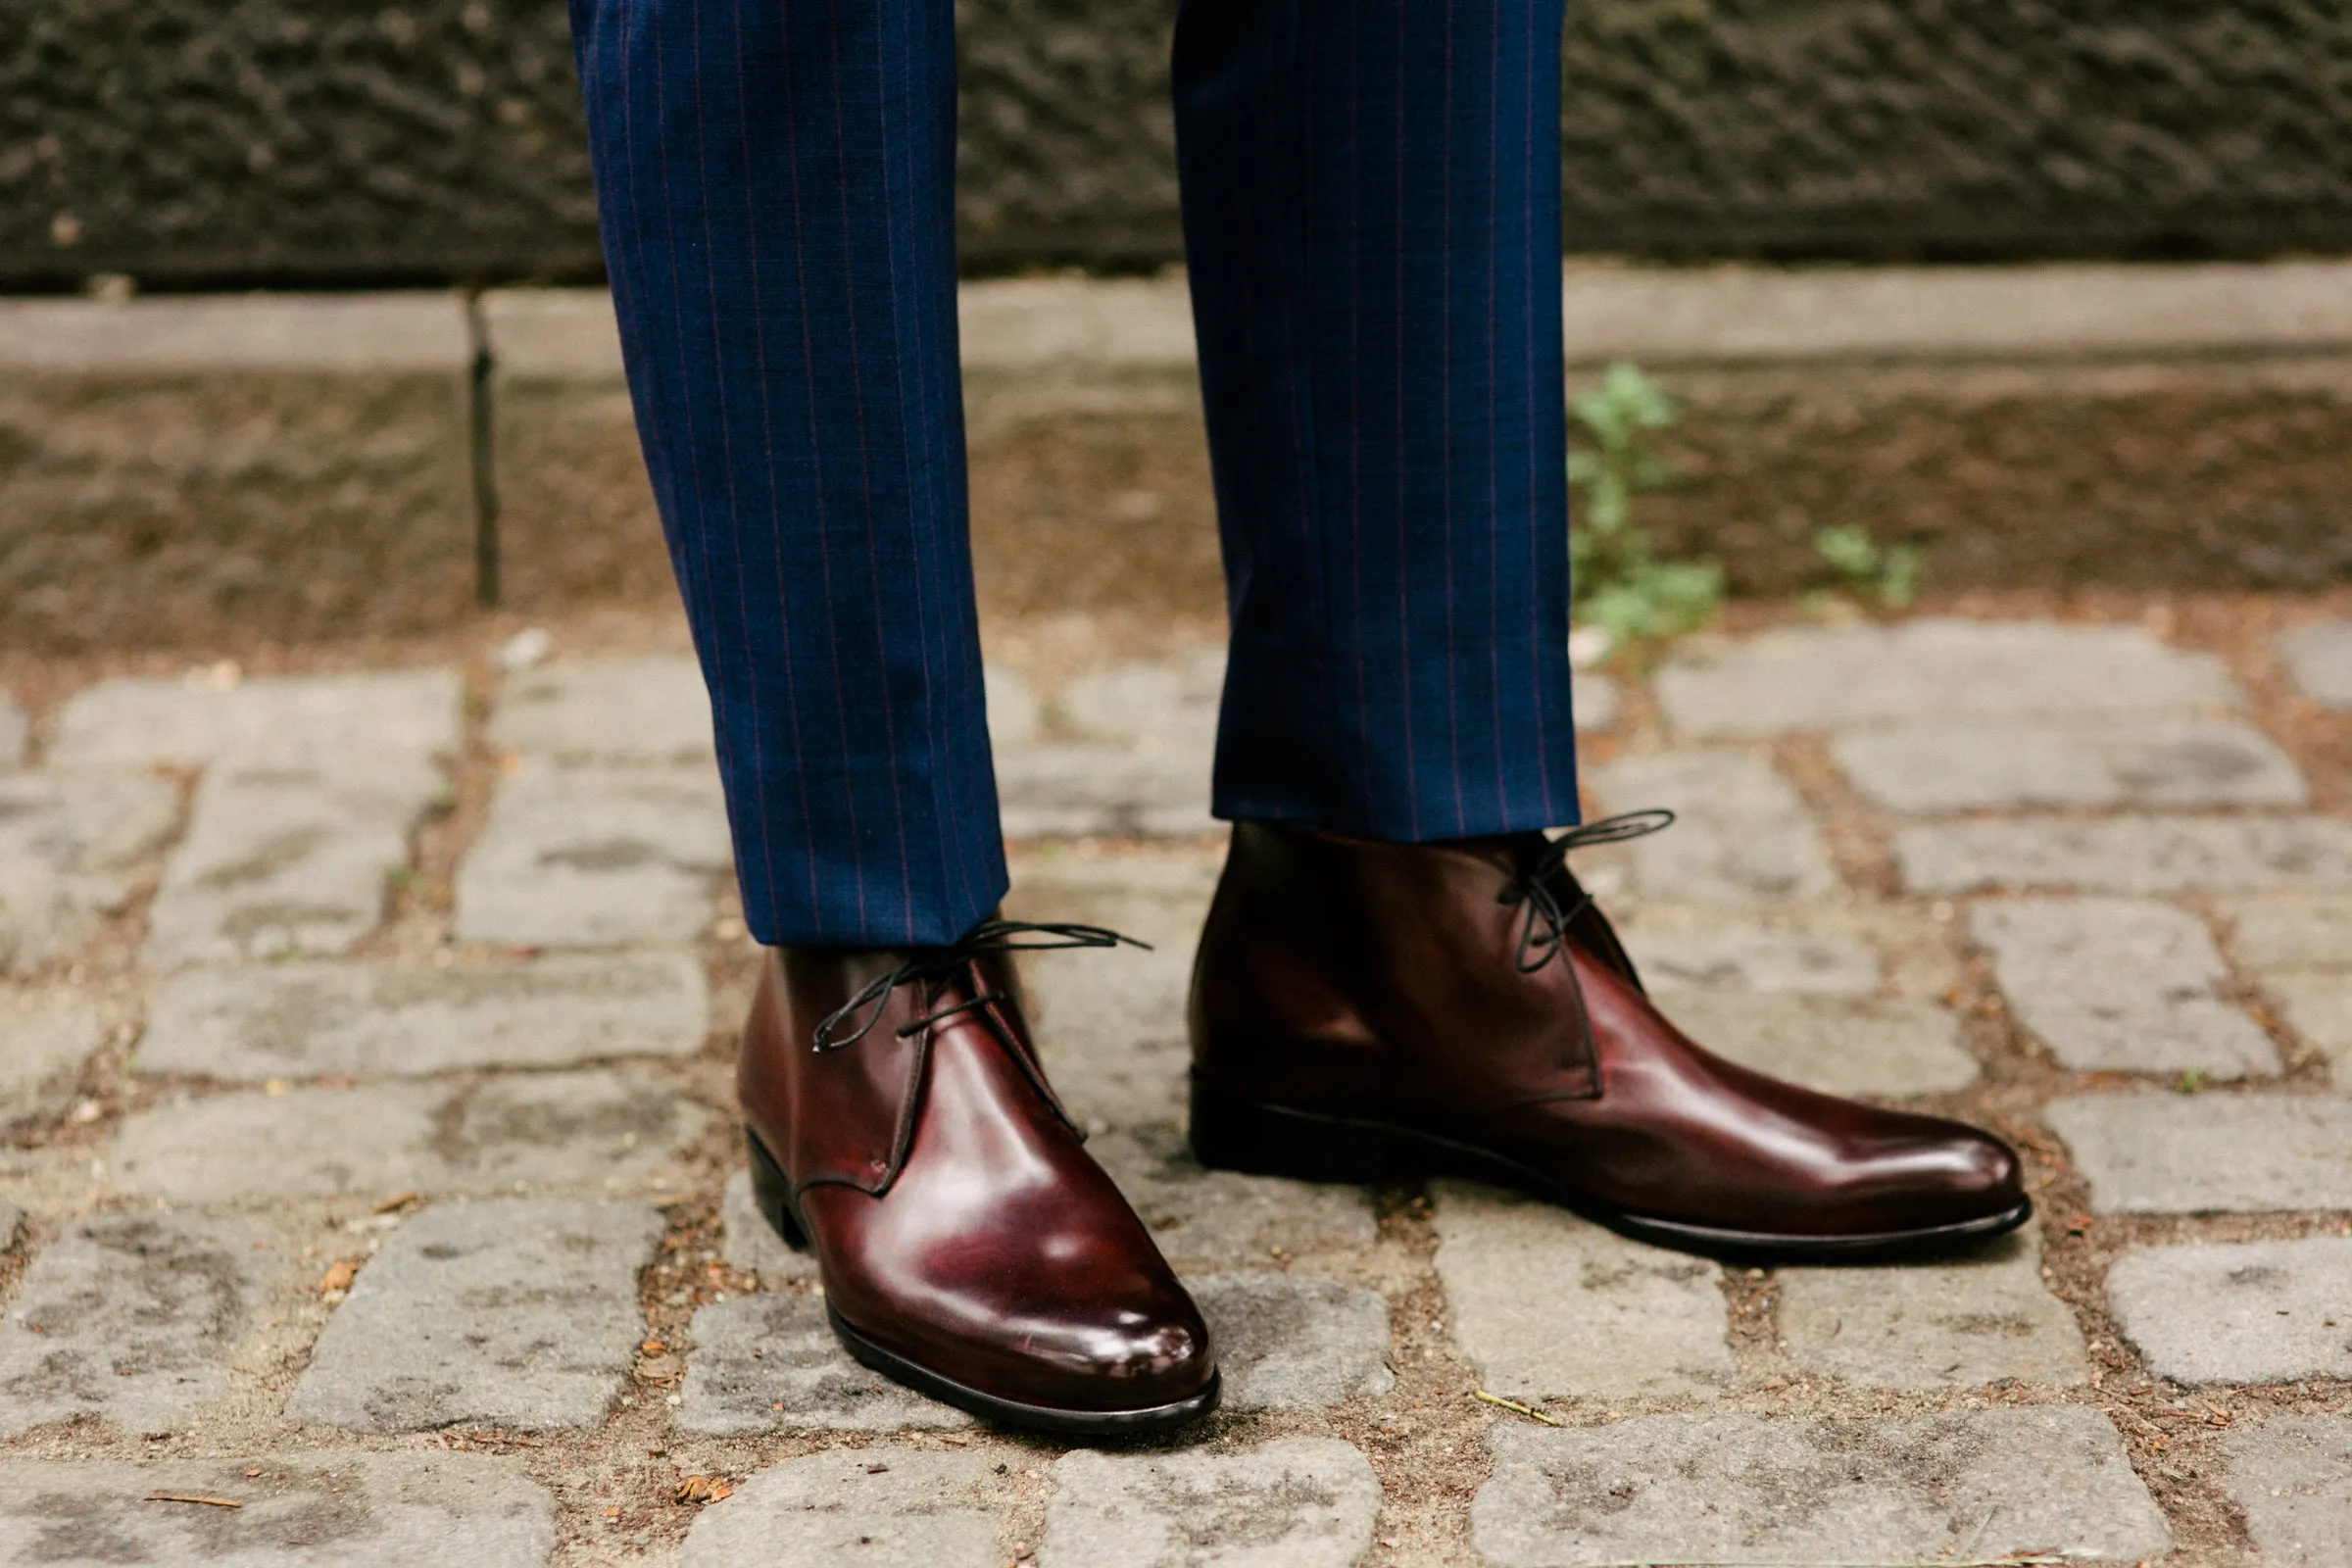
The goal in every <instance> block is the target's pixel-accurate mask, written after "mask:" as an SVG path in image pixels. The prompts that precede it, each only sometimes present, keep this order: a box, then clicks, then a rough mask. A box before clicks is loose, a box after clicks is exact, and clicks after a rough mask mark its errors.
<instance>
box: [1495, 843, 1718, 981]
mask: <svg viewBox="0 0 2352 1568" xmlns="http://www.w3.org/2000/svg"><path fill="white" fill-rule="evenodd" d="M1673 825H1674V813H1673V812H1672V811H1669V810H1666V809H1663V808H1658V809H1651V810H1647V811H1627V812H1625V813H1623V814H1622V815H1619V816H1606V817H1602V818H1601V819H1600V820H1599V821H1597V822H1588V823H1585V824H1584V825H1583V826H1581V827H1572V828H1570V829H1569V830H1568V831H1567V832H1565V833H1562V834H1561V835H1560V836H1559V837H1558V838H1556V839H1553V840H1552V841H1551V842H1550V843H1549V844H1547V845H1545V846H1544V850H1543V851H1542V853H1540V854H1539V855H1537V856H1536V857H1535V858H1533V859H1532V860H1530V861H1528V863H1527V864H1526V865H1524V866H1521V867H1520V868H1519V871H1518V874H1517V875H1515V876H1513V877H1512V878H1511V880H1510V881H1509V882H1508V883H1506V884H1505V885H1504V886H1503V890H1502V891H1501V892H1500V893H1498V894H1496V895H1495V903H1497V904H1501V905H1507V906H1511V907H1518V906H1522V905H1524V906H1525V907H1526V910H1527V912H1526V914H1525V915H1523V916H1522V917H1521V919H1520V922H1519V943H1518V948H1517V951H1516V952H1515V953H1514V954H1513V955H1512V961H1513V962H1515V963H1516V964H1517V965H1518V967H1519V972H1520V973H1521V974H1534V973H1535V972H1536V971H1537V970H1538V969H1541V968H1543V967H1544V965H1545V964H1547V963H1549V962H1550V961H1551V960H1552V958H1553V957H1554V956H1556V955H1557V954H1558V953H1559V952H1560V950H1561V949H1562V948H1564V947H1566V946H1567V945H1568V928H1569V927H1570V926H1571V925H1573V924H1574V923H1575V922H1576V917H1577V916H1578V915H1580V914H1582V913H1584V912H1585V910H1586V909H1588V908H1590V907H1592V904H1593V895H1592V894H1590V893H1588V892H1586V891H1585V890H1584V888H1583V887H1582V886H1581V885H1579V884H1578V883H1577V882H1576V881H1575V880H1574V879H1570V880H1569V881H1568V883H1567V886H1568V887H1572V888H1575V889H1576V896H1575V898H1574V899H1573V901H1571V902H1569V903H1566V904H1563V903H1562V902H1561V895H1562V893H1563V891H1564V890H1563V888H1562V887H1561V873H1562V872H1563V871H1565V870H1566V869H1567V866H1568V854H1569V852H1570V851H1572V850H1583V849H1590V848H1592V847H1593V846H1594V845H1598V844H1623V843H1626V842H1627V841H1629V840H1632V839H1640V838H1647V837H1648V836H1649V835H1650V834H1652V833H1657V832H1662V831H1664V830H1665V829H1666V828H1669V827H1672V826H1673Z"/></svg>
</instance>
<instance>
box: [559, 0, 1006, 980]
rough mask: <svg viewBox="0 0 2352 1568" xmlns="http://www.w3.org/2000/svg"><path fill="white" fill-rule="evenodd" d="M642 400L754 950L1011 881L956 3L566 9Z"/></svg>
mask: <svg viewBox="0 0 2352 1568" xmlns="http://www.w3.org/2000/svg"><path fill="white" fill-rule="evenodd" d="M571 21H572V32H573V41H574V45H575V49H576V52H577V55H578V59H579V67H580V76H581V80H582V83H583V86H584V89H585V93H586V99H587V105H588V125H589V135H590V147H591V150H592V155H593V158H594V163H595V169H596V178H597V200H598V205H599V210H600V217H601V220H602V224H603V229H604V236H605V250H606V257H607V262H608V265H609V268H610V270H611V275H612V281H613V298H614V303H615V305H616V306H617V308H618V311H619V316H620V327H621V342H622V349H623V352H624V355H625V357H626V360H627V363H628V371H629V386H630V392H631V395H632V397H633V398H634V400H635V404H636V412H637V422H638V427H639V431H640V434H641V436H642V438H643V440H644V444H645V452H646V459H647V466H648V467H649V468H650V469H651V470H652V473H653V476H654V484H655V490H656V495H657V499H658V501H659V503H660V506H661V510H662V521H663V526H664V530H665V532H666V534H667V536H668V539H669V547H670V557H671V561H672V563H673V564H675V566H676V568H677V575H678V583H679V586H680V589H681V590H682V592H683V594H684V596H685V600H686V607H687V611H688V614H689V618H690V619H691V621H692V622H693V626H694V633H695V641H696V646H697V649H698V651H699V653H700V655H701V659H702V663H703V669H704V672H705V674H706V675H707V677H708V678H709V681H710V685H711V698H712V708H713V710H714V715H715V718H716V727H717V736H718V745H719V766H720V772H721V775H722V777H723V779H724V781H725V785H726V793H727V805H728V811H729V814H730V817H731V819H732V821H733V826H734V834H735V844H736V858H737V864H738V867H739V870H740V874H741V877H742V881H743V893H744V908H745V914H746V916H747V918H748V920H749V923H750V925H751V928H752V930H753V932H754V934H755V935H757V936H758V937H759V938H760V940H761V941H763V942H770V943H776V942H789V943H819V944H843V945H899V944H908V943H941V942H947V941H951V940H953V939H954V938H956V936H958V935H960V934H961V933H962V932H963V931H965V930H966V929H968V928H969V927H970V926H971V925H972V924H973V923H974V922H975V921H976V920H977V919H978V918H979V917H980V916H981V915H983V914H984V913H986V912H987V910H988V909H989V908H990V907H992V906H993V905H994V904H995V903H996V902H997V900H998V899H999V898H1000V897H1001V896H1002V895H1003V893H1004V891H1005V861H1004V851H1003V846H1002V842H1001V839H1000V835H999V831H998V826H997V802H996V786H995V782H994V778H993V776H992V774H991V771H990V762H989V751H988V735H987V729H986V720H985V704H984V700H983V697H982V690H981V682H980V657H979V641H978V635H977V630H976V619H975V615H974V613H973V604H972V584H971V558H970V548H969V544H968V541H967V535H966V527H965V503H964V468H963V424H962V402H961V397H960V393H959V390H958V383H957V377H956V275H955V226H954V207H953V200H954V174H955V158H956V145H955V59H954V36H953V27H954V11H953V5H952V0H889V3H888V4H883V3H880V0H781V3H779V0H572V4H571Z"/></svg>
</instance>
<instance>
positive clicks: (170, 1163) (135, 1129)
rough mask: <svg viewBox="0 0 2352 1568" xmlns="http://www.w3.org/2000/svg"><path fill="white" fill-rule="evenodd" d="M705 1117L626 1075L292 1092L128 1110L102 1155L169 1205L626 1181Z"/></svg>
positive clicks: (130, 1188)
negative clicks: (107, 1152) (119, 1130)
mask: <svg viewBox="0 0 2352 1568" xmlns="http://www.w3.org/2000/svg"><path fill="white" fill-rule="evenodd" d="M709 1122H710V1113H709V1112H708V1111H706V1110H705V1109H703V1107H701V1106H700V1105H696V1104H693V1103H690V1102H687V1101H685V1100H682V1099H680V1098H679V1097H678V1095H677V1094H676V1093H675V1092H673V1091H672V1090H671V1089H669V1088H668V1086H666V1085H665V1084H663V1083H662V1082H661V1081H660V1080H658V1079H655V1078H652V1077H650V1076H648V1075H645V1074H642V1073H635V1072H629V1071H626V1070H606V1069H590V1070H586V1071H579V1072H563V1073H535V1074H528V1075H524V1076H518V1077H513V1078H491V1079H486V1080H483V1081H481V1082H479V1083H391V1084H370V1085H367V1086H364V1087H361V1088H356V1089H341V1088H333V1089H329V1088H318V1089H293V1090H289V1091H287V1092H286V1093H284V1094H281V1095H270V1094H264V1093H258V1092H256V1093H246V1094H229V1095H217V1096H214V1097H213V1098H211V1099H208V1100H198V1101H193V1102H188V1103H171V1104H165V1105H160V1106H157V1107H155V1108H153V1109H149V1110H143V1111H139V1112H137V1113H136V1114H134V1115H132V1116H130V1117H128V1118H126V1119H125V1121H124V1122H123V1131H122V1133H121V1135H120V1136H119V1137H118V1138H117V1140H116V1143H115V1146H114V1149H113V1152H112V1153H111V1154H110V1155H109V1156H108V1163H109V1165H110V1168H111V1171H112V1175H113V1179H114V1181H115V1183H116V1184H117V1185H118V1186H119V1187H120V1188H121V1189H122V1190H123V1191H125V1192H130V1193H136V1194H141V1195H144V1196H148V1197H153V1198H160V1199H167V1200H170V1201H173V1202H182V1203H244V1202H259V1201H277V1200H283V1199H293V1198H340V1197H353V1198H371V1199H383V1198H389V1197H391V1196H392V1195H394V1194H396V1193H404V1192H415V1193H420V1194H422V1195H424V1196H425V1197H427V1198H435V1197H443V1196H453V1195H470V1194H489V1193H500V1192H509V1191H513V1190H515V1188H516V1187H517V1186H528V1187H530V1188H535V1189H536V1188H548V1187H605V1186H622V1187H635V1186H638V1185H639V1184H642V1183H645V1182H647V1181H649V1180H651V1179H653V1178H655V1177H657V1176H662V1175H664V1174H666V1173H667V1172H669V1171H670V1170H671V1169H672V1168H673V1167H674V1164H675V1161H676V1160H677V1158H678V1157H679V1153H680V1152H681V1151H682V1150H683V1149H685V1148H686V1147H687V1146H688V1145H689V1144H691V1143H692V1142H693V1141H694V1140H695V1139H696V1138H698V1137H700V1136H701V1135H702V1133H703V1131H704V1129H705V1128H706V1127H707V1126H708V1125H709Z"/></svg>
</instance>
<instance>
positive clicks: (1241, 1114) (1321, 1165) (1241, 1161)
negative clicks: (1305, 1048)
mask: <svg viewBox="0 0 2352 1568" xmlns="http://www.w3.org/2000/svg"><path fill="white" fill-rule="evenodd" d="M1192 1142H1193V1157H1194V1158H1196V1159H1198V1160H1200V1161H1201V1164H1203V1165H1206V1166H1208V1167H1209V1168H1210V1169H1212V1170H1234V1171H1245V1172H1248V1173H1249V1174H1250V1175H1253V1176H1289V1177H1293V1178H1295V1179H1297V1180H1299V1181H1308V1182H1348V1183H1353V1184H1359V1185H1360V1184H1362V1183H1366V1182H1376V1181H1379V1180H1381V1179H1383V1178H1384V1177H1388V1176H1392V1175H1396V1174H1397V1173H1398V1172H1399V1171H1400V1170H1401V1169H1402V1168H1404V1167H1405V1165H1406V1164H1407V1163H1408V1161H1407V1160H1406V1158H1405V1152H1404V1150H1403V1149H1402V1148H1401V1147H1400V1146H1399V1145H1398V1143H1397V1140H1396V1138H1394V1137H1393V1136H1391V1135H1390V1134H1389V1133H1388V1132H1387V1131H1386V1130H1384V1129H1382V1128H1379V1127H1374V1126H1369V1125H1366V1124H1364V1123H1361V1122H1348V1121H1338V1120H1334V1119H1332V1118H1330V1117H1325V1116H1310V1115H1307V1114H1305V1113H1303V1112H1300V1111H1296V1110H1283V1109H1281V1108H1279V1107H1278V1106H1274V1105H1261V1104H1258V1103H1254V1102H1252V1101H1248V1100H1244V1099H1241V1098H1240V1097H1239V1096H1236V1095H1232V1094H1228V1093H1225V1092H1224V1091H1221V1090H1217V1089H1212V1088H1210V1087H1209V1086H1208V1085H1206V1084H1204V1083H1202V1082H1201V1080H1200V1079H1198V1078H1196V1079H1194V1080H1193V1114H1192Z"/></svg>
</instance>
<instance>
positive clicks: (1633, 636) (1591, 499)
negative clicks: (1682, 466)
mask: <svg viewBox="0 0 2352 1568" xmlns="http://www.w3.org/2000/svg"><path fill="white" fill-rule="evenodd" d="M1569 408H1570V412H1571V414H1572V415H1573V416H1574V417H1575V420H1576V422H1577V423H1578V424H1579V425H1581V426H1583V427H1584V430H1585V432H1586V434H1587V435H1588V436H1589V437H1590V438H1591V439H1590V443H1589V444H1588V445H1586V446H1584V447H1581V448H1579V449H1577V450H1573V451H1571V452H1570V454H1569V456H1568V484H1569V487H1570V489H1571V490H1573V491H1578V492H1581V493H1582V498H1583V499H1582V503H1581V505H1578V506H1574V507H1572V508H1571V514H1570V521H1569V527H1568V572H1569V576H1568V581H1569V618H1570V619H1571V620H1572V621H1574V622H1576V623H1577V624H1579V625H1585V626H1596V627H1599V628H1601V629H1603V630H1605V631H1606V632H1607V633H1608V634H1609V639H1610V643H1611V645H1612V646H1617V647H1622V646H1625V645H1627V644H1641V643H1655V642H1663V641H1666V640H1667V639H1669V638H1673V637H1679V636H1681V635H1682V634H1683V633H1685V632H1689V631H1694V630H1696V629H1697V628H1699V627H1700V626H1703V625H1705V624H1706V623H1707V622H1708V621H1709V620H1711V619H1713V618H1714V615H1715V612H1716V610H1717V608H1718V607H1719V606H1721V604H1722V603H1723V567H1722V566H1721V565H1720V564H1718V563H1717V562H1716V561H1714V559H1713V558H1711V557H1698V558H1695V559H1692V560H1688V561H1661V560H1659V559H1658V557H1657V554H1656V551H1655V549H1654V547H1653V546H1652V545H1651V544H1650V541H1649V535H1648V533H1647V532H1646V531H1645V530H1644V529H1643V528H1642V526H1641V525H1640V524H1639V523H1638V522H1636V521H1635V520H1634V498H1635V497H1636V496H1638V495H1642V494H1644V493H1646V492H1649V491H1653V490H1662V489H1664V488H1665V487H1666V486H1667V485H1669V484H1670V483H1672V482H1673V479H1674V474H1673V471H1672V470H1671V469H1670V468H1668V467H1667V466H1666V462H1665V460H1664V459H1662V458H1660V457H1659V456H1658V454H1657V452H1656V451H1655V450H1654V449H1653V448H1652V447H1651V445H1650V442H1649V437H1650V435H1651V433H1652V432H1655V431H1660V430H1668V429H1672V428H1673V427H1674V421H1675V418H1676V410H1675V406H1674V403H1673V400H1672V399H1670V398H1668V397H1667V396H1666V394H1665V393H1664V392H1663V391H1661V390H1660V389H1659V387H1658V385H1657V383H1656V382H1654V381H1652V380H1651V379H1650V378H1649V377H1648V376H1646V375H1644V374H1642V370H1641V368H1639V367H1637V366H1633V365H1629V364H1626V363H1625V362H1623V361H1620V362H1618V363H1617V364H1615V365H1612V366H1610V367H1609V368H1608V369H1607V371H1606V372H1604V373H1603V375H1602V377H1601V382H1600V385H1599V386H1597V387H1595V388H1593V390H1591V391H1589V392H1585V393H1583V394H1581V395H1580V396H1578V397H1577V398H1576V399H1575V400H1574V401H1573V402H1572V403H1571V404H1570V405H1569Z"/></svg>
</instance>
